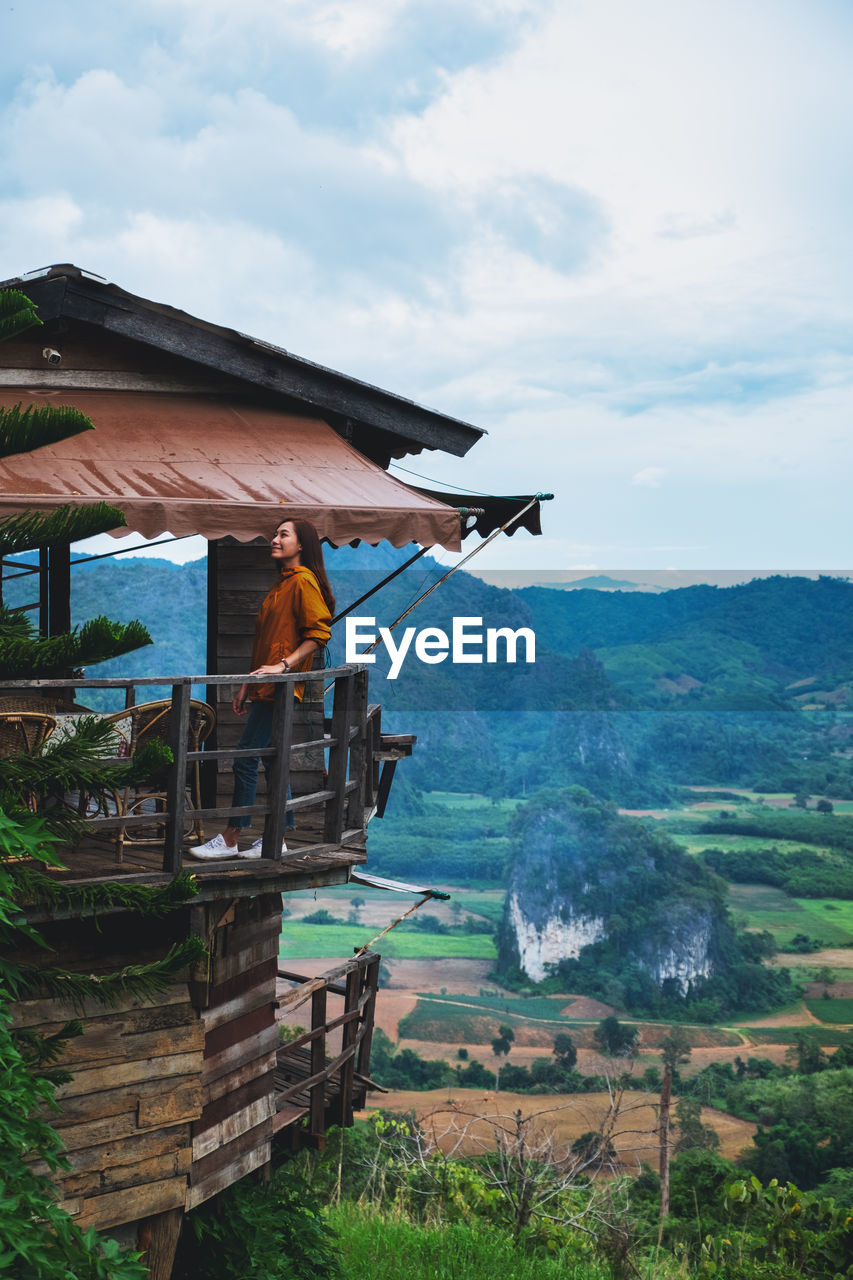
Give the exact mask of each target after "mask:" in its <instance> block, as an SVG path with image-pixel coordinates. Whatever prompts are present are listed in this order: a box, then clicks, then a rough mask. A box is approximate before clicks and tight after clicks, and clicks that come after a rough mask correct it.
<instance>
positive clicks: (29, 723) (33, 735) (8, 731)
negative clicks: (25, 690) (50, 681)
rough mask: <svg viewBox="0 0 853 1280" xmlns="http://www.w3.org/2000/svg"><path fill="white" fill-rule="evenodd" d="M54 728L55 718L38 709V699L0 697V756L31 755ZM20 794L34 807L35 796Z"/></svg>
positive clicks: (2, 757) (28, 805)
mask: <svg viewBox="0 0 853 1280" xmlns="http://www.w3.org/2000/svg"><path fill="white" fill-rule="evenodd" d="M55 728H56V718H55V717H54V716H52V715H50V713H49V712H48V711H45V710H43V709H41V706H40V704H39V701H38V699H33V701H32V702H31V703H30V702H27V701H26V700H22V701H20V702H13V700H12V699H10V698H3V699H0V759H3V760H7V759H9V757H10V756H18V755H28V756H29V755H33V753H34V752H36V751H37V750H38V749H39V747H40V746H41V745H42V743H43V742H46V741H47V739H48V738H49V737H50V735H51V734H52V733H53V731H54V729H55ZM21 798H22V800H23V801H24V803H25V804H26V805H27V808H29V809H32V810H33V811H35V808H36V800H35V796H33V795H30V794H28V795H25V796H22V797H21Z"/></svg>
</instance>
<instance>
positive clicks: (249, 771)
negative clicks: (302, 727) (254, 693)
mask: <svg viewBox="0 0 853 1280" xmlns="http://www.w3.org/2000/svg"><path fill="white" fill-rule="evenodd" d="M272 711H273V704H272V703H271V702H261V701H257V702H250V703H249V714H248V718H247V720H246V726H245V728H244V729H243V732H242V733H241V734H240V741H239V742H238V743H237V746H238V747H257V748H258V750H260V749H261V748H262V747H268V746H269V745H270V743H271V741H272ZM259 763H260V757H259V756H238V758H237V759H236V760H235V761H234V766H233V768H234V795H233V797H232V799H231V803H232V804H233V805H234V807H235V809H236V808H240V807H242V806H243V805H250V804H254V803H255V794H256V792H257V789H258V764H259ZM269 766H270V761H269V757H267V756H265V757H264V772H265V773H266V775H267V782H269ZM287 798H288V800H289V799H290V798H291V797H290V787H288V788H287ZM251 821H252V819H251V817H250V816H249V814H234V815H232V816H231V817H230V818H229V819H228V824H229V826H232V827H234V828H235V829H236V830H238V831H239V830H241V829H242V828H243V827H248V826H250V825H251ZM284 825H285V826H286V827H292V826H293V825H294V818H293V814H292V813H290V812H288V814H287V817H286V818H285V822H284Z"/></svg>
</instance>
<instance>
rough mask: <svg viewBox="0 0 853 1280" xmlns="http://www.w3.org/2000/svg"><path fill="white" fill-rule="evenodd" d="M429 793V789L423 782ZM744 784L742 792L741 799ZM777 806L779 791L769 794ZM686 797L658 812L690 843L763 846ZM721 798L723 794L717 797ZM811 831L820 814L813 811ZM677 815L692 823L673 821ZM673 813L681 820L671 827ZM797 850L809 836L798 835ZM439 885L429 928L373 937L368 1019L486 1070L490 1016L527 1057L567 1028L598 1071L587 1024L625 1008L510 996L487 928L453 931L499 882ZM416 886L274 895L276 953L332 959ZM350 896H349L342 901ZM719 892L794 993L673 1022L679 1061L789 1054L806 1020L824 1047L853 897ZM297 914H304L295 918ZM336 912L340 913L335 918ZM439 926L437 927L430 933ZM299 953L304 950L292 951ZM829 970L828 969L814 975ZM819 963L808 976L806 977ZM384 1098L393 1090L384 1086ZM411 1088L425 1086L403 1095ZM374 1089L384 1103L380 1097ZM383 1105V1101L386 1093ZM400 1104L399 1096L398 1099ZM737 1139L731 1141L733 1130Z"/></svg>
mask: <svg viewBox="0 0 853 1280" xmlns="http://www.w3.org/2000/svg"><path fill="white" fill-rule="evenodd" d="M433 795H434V797H435V798H438V797H437V796H435V793H433ZM752 798H753V797H752V796H751V795H749V794H746V793H745V794H744V799H745V800H750V799H752ZM440 799H441V803H442V804H443V805H444V806H445V808H447V809H448V810H451V811H454V810H455V811H460V810H463V809H464V810H465V811H466V812H471V811H476V812H480V811H481V810H482V811H483V812H489V813H494V810H495V808H497V809H500V808H501V807H502V808H503V809H506V810H508V811H511V810H512V809H513V808H514V807H515V806H516V804H517V803H518V802H517V801H507V802H504V804H503V806H491V804H490V802H487V801H484V800H483V798H482V797H471V796H464V795H463V796H451V795H450V794H449V793H442V794H441V797H440ZM772 799H774V800H775V799H778V800H779V801H780V805H779V807H780V808H781V807H783V805H782V804H781V801H783V800H784V801H785V802H786V803H787V805H790V799H791V798H790V796H787V797H783V796H780V797H773V798H772ZM699 803H700V804H701V805H702V806H703V808H701V809H697V807H696V806H687V807H682V808H680V809H677V810H670V811H663V812H662V813H661V822H660V825H661V826H662V827H663V828H664V829H668V828H669V827H670V824H672V826H673V827H674V830H673V831H672V832H671V834H673V835H674V836H675V838H676V839H677V840H678V841H679V843H681V844H682V846H684V847H686V848H687V849H688V850H689V851H690V852H693V853H696V852H698V851H699V850H701V849H703V848H708V847H711V846H714V845H716V846H718V847H721V848H723V847H724V848H727V849H730V850H737V849H742V850H743V851H744V852H748V851H751V850H754V849H763V848H766V847H767V845H768V839H767V838H765V837H754V836H744V835H730V834H726V833H720V834H718V833H709V834H708V835H707V836H706V835H703V834H702V833H701V830H700V831H698V832H697V829H696V824H697V821H703V819H704V817H705V815H706V814H707V815H708V817H709V818H716V817H717V816H718V814H719V810H720V808H721V803H719V802H714V803H713V804H708V802H706V801H701V802H699ZM730 803H731V802H730ZM813 821H814V825H815V828H816V831H818V832H820V830H821V827H820V825H819V824H821V823H822V822H823V821H825V819H823V818H822V817H820V816H818V815H814V819H813ZM688 824H690V825H692V827H693V829H692V830H690V831H685V830H684V829H683V828H684V827H686V826H687V825H688ZM679 826H681V827H682V829H681V830H679ZM772 843H773V845H774V846H775V847H776V848H778V849H779V851H780V852H786V853H794V852H795V851H796V850H797V849H801V848H802V847H803V843H802V841H777V840H773V841H772ZM809 847H810V849H812V850H816V849H818V848H819V846H817V845H816V844H810V845H809ZM436 887H437V888H442V889H446V890H447V891H448V892H450V893H451V895H452V896H451V900H450V901H449V902H437V901H432V900H431V901H428V902H426V903H425V904H424V905H423V906H422V907H421V908H420V910H419V912H418V913H417V914H416V916H415V917H414V918H415V919H417V920H418V921H423V920H424V918H425V917H431V918H432V919H433V920H434V921H435V922H436V925H435V929H434V930H428V931H424V930H423V929H422V928H416V927H414V926H413V923H412V920H406V921H403V922H402V923H400V924H399V925H397V926H396V927H395V928H394V929H393V931H392V932H390V933H389V934H387V935H385V936H384V937H383V938H382V939H381V940H380V941H379V942H378V943H377V946H376V949H377V950H378V951H379V952H380V953H381V955H382V957H383V973H384V979H383V988H382V991H381V994H380V999H379V1001H378V1005H377V1015H376V1016H377V1026H378V1027H380V1028H381V1029H382V1030H383V1031H384V1032H385V1033H386V1034H387V1035H388V1036H389V1038H390V1040H391V1042H392V1043H393V1044H394V1045H395V1046H396V1047H397V1049H398V1050H400V1049H411V1050H414V1051H415V1052H416V1053H417V1054H419V1055H420V1056H421V1057H422V1058H426V1059H436V1058H437V1059H441V1060H443V1061H445V1062H448V1063H451V1064H453V1063H458V1062H459V1061H460V1059H459V1056H458V1055H459V1050H460V1049H462V1050H463V1051H464V1052H465V1053H466V1054H467V1059H463V1061H464V1060H467V1061H469V1062H470V1061H478V1062H481V1063H482V1064H483V1066H485V1067H487V1068H488V1069H489V1070H491V1071H494V1070H495V1069H496V1068H497V1067H498V1066H499V1065H500V1063H499V1061H498V1059H496V1058H495V1055H494V1053H493V1051H492V1047H491V1042H492V1040H493V1039H494V1038H495V1037H496V1035H497V1034H498V1028H499V1027H500V1025H501V1024H505V1025H509V1026H510V1027H511V1028H512V1030H513V1032H514V1035H515V1039H514V1041H513V1044H512V1049H511V1052H510V1055H509V1058H508V1059H505V1061H506V1060H508V1061H509V1062H510V1063H514V1064H515V1065H517V1066H527V1067H530V1066H532V1064H533V1063H534V1062H535V1060H536V1059H537V1058H542V1057H548V1056H549V1055H550V1054H551V1052H552V1050H553V1043H554V1037H555V1035H556V1034H558V1033H559V1032H560V1031H568V1032H569V1033H570V1034H571V1036H572V1039H573V1041H574V1043H575V1045H576V1047H577V1050H578V1067H579V1069H580V1070H581V1071H582V1072H584V1073H586V1074H593V1073H597V1072H600V1071H601V1070H602V1069H603V1065H604V1064H603V1062H602V1059H601V1058H600V1056H599V1055H598V1053H597V1046H596V1044H595V1041H594V1039H593V1032H594V1030H595V1028H596V1026H597V1024H598V1022H599V1021H600V1019H601V1018H604V1017H607V1016H608V1015H610V1014H611V1013H614V1012H616V1013H617V1016H620V1018H622V1020H624V1021H632V1022H633V1021H635V1020H634V1019H631V1018H625V1017H624V1015H621V1014H619V1013H618V1011H616V1010H613V1009H612V1008H611V1007H610V1006H608V1005H606V1004H603V1003H601V1002H599V1001H594V1000H590V999H588V998H587V997H583V996H577V995H571V994H565V995H549V996H539V995H536V996H526V997H525V996H519V995H517V994H515V993H514V992H511V991H508V990H505V989H503V988H502V987H501V986H500V985H499V984H498V983H497V982H496V981H495V979H494V976H493V974H492V969H493V966H494V961H495V959H496V953H495V947H494V943H493V940H492V938H491V936H490V935H489V934H473V933H472V934H466V933H463V932H462V928H461V926H462V924H463V922H464V920H465V919H466V918H468V917H471V916H473V917H474V918H475V919H477V920H479V921H488V923H489V924H491V925H492V926H495V925H497V924H498V922H499V921H500V919H501V916H502V912H503V901H504V893H503V890H502V889H501V888H500V887H491V886H489V887H486V886H484V885H482V883H480V884H476V885H471V886H466V885H452V884H448V885H443V884H440V883H438V882H436ZM415 901H417V899H416V898H415V897H414V896H412V897H409V896H406V895H398V894H391V893H385V892H381V891H378V890H372V889H369V888H363V887H361V886H357V885H351V886H346V887H343V886H342V887H340V888H337V889H326V890H321V891H320V890H318V891H317V892H316V893H315V894H313V895H311V896H307V895H301V896H300V895H298V894H296V895H293V896H292V897H291V898H290V899H288V902H287V906H288V907H289V909H290V915H289V917H288V918H287V920H286V921H285V925H284V933H283V939H282V949H281V957H282V961H283V962H284V963H285V964H286V965H287V966H288V967H290V968H294V969H298V970H299V971H300V972H304V973H319V972H321V971H322V970H323V969H326V968H329V967H331V966H332V964H333V963H334V962H335V960H337V959H344V958H346V957H348V956H350V955H352V953H353V950H354V949H356V948H357V947H360V946H362V945H364V944H365V943H367V942H369V941H370V940H371V939H372V938H373V937H375V935H376V934H378V933H379V932H380V931H381V930H382V929H384V928H386V927H387V926H388V925H389V924H391V923H392V922H393V921H394V920H396V919H398V918H399V917H400V916H401V915H402V914H403V913H404V912H405V911H407V910H408V909H409V908H410V907H411V906H412V905H413V904H414V902H415ZM353 903H355V906H354V905H353ZM729 903H730V906H731V909H732V912H733V915H734V917H735V919H736V920H737V921H738V923H739V925H740V927H742V928H743V927H746V928H749V929H754V930H767V931H769V932H771V933H772V934H773V935H774V937H775V939H776V941H777V944H778V945H779V946H780V948H781V950H780V952H779V954H778V955H777V957H776V958H775V960H774V963H776V964H780V965H785V966H786V967H788V968H790V969H792V970H793V971H794V976H795V978H796V979H797V980H798V981H800V982H801V983H802V984H803V987H804V989H805V998H804V999H801V1000H798V1001H796V1002H795V1003H793V1004H792V1005H790V1006H789V1007H788V1008H786V1009H783V1010H777V1011H775V1012H773V1013H771V1014H768V1015H766V1016H764V1017H757V1016H755V1015H752V1016H751V1017H748V1018H747V1017H744V1019H743V1021H739V1020H738V1019H732V1020H731V1021H730V1022H729V1024H728V1025H725V1026H718V1027H709V1026H695V1027H689V1028H687V1030H688V1032H689V1036H690V1041H691V1045H692V1050H691V1059H690V1062H689V1063H688V1064H687V1065H686V1066H685V1067H684V1068H683V1071H684V1073H685V1074H686V1075H690V1074H693V1073H694V1072H696V1071H698V1070H700V1069H701V1068H702V1067H705V1066H708V1065H709V1064H710V1063H713V1062H729V1063H732V1062H734V1060H735V1058H736V1057H738V1056H740V1057H742V1058H746V1057H748V1056H750V1055H756V1056H760V1057H762V1058H769V1059H771V1060H773V1061H774V1062H777V1063H784V1062H786V1061H789V1060H790V1059H789V1054H790V1050H791V1048H792V1046H793V1045H794V1044H795V1043H796V1037H797V1035H798V1034H799V1033H801V1032H802V1030H803V1029H805V1028H807V1029H808V1030H809V1032H810V1033H812V1034H814V1036H815V1038H816V1039H817V1041H818V1042H819V1043H820V1044H821V1045H822V1046H823V1047H824V1048H826V1049H827V1050H831V1049H832V1047H833V1046H834V1045H836V1044H838V1043H839V1042H840V1041H841V1040H842V1039H843V1038H844V1036H845V1034H846V1029H847V1028H848V1027H849V1026H850V1025H853V982H851V983H850V984H849V989H848V983H847V982H846V981H845V979H846V978H847V977H848V975H849V977H850V979H851V980H853V902H850V901H845V900H840V899H825V898H824V899H805V898H792V897H789V896H788V895H787V894H786V893H785V892H784V891H783V890H782V889H779V888H775V887H773V886H770V885H763V884H733V885H730V891H729ZM317 912H321V913H322V912H326V913H328V916H330V917H332V918H333V919H334V920H335V921H336V922H338V923H334V924H323V925H318V924H315V923H312V922H311V920H310V917H311V916H312V915H315V914H316V913H317ZM306 917H309V919H308V920H306ZM344 921H346V923H344ZM445 929H450V930H451V932H449V933H446V932H443V930H445ZM798 934H799V935H805V936H806V937H807V938H809V939H811V940H812V941H813V942H817V943H819V944H820V949H819V950H815V951H805V952H786V951H785V948H786V947H790V945H791V943H792V942H793V940H794V939H795V938H796V937H797V935H798ZM309 953H310V958H307V959H306V958H305V957H306V956H308V954H309ZM827 970H828V971H829V976H828V975H827ZM820 971H823V974H822V980H821V981H818V980H817V979H818V976H819V973H820ZM827 981H830V982H832V983H833V985H834V989H833V990H832V992H831V997H832V998H830V999H824V998H823V991H824V990H825V989H826V985H827ZM636 1025H637V1026H638V1028H639V1030H640V1043H639V1054H638V1060H637V1064H636V1067H635V1070H636V1072H637V1074H638V1075H639V1074H642V1071H643V1070H644V1069H645V1068H646V1067H650V1066H659V1063H660V1042H661V1039H662V1038H663V1036H664V1035H665V1034H666V1033H667V1031H668V1027H667V1025H666V1024H660V1023H644V1022H637V1024H636ZM394 1096H395V1098H396V1095H394ZM412 1096H414V1097H417V1098H418V1099H421V1098H423V1097H424V1096H425V1095H421V1094H417V1095H412ZM389 1102H390V1099H386V1100H385V1103H384V1105H388V1104H389ZM394 1105H395V1106H396V1105H397V1104H396V1102H395V1104H394ZM401 1105H402V1104H401ZM740 1145H743V1143H741V1144H740Z"/></svg>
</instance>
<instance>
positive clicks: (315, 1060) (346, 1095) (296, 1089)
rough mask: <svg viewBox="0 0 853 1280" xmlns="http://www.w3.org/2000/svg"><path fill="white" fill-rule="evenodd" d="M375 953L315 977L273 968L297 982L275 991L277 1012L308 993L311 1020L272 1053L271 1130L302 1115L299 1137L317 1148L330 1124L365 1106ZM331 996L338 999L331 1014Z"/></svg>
mask: <svg viewBox="0 0 853 1280" xmlns="http://www.w3.org/2000/svg"><path fill="white" fill-rule="evenodd" d="M379 960H380V957H379V956H378V955H377V953H376V952H373V951H365V952H363V953H362V954H361V955H358V956H355V957H353V959H352V960H348V961H347V962H346V964H342V965H339V966H338V967H337V968H335V969H329V970H328V972H326V973H322V974H320V975H319V976H318V977H315V978H309V977H306V976H304V975H302V974H298V973H291V972H290V971H289V970H287V969H279V970H278V976H279V978H280V979H284V980H286V981H288V982H293V983H296V984H297V985H296V986H295V987H294V988H293V989H292V990H291V991H288V992H287V993H286V994H284V995H280V996H279V998H278V1007H279V1012H280V1013H284V1014H286V1015H290V1014H292V1013H293V1012H295V1010H296V1009H298V1008H299V1007H300V1006H301V1005H303V1004H306V1003H307V1002H308V1001H309V1000H310V1001H311V1026H310V1029H309V1030H307V1031H305V1032H304V1033H303V1034H302V1035H300V1036H298V1037H297V1038H296V1039H295V1040H292V1041H291V1042H290V1043H288V1044H283V1045H281V1046H280V1048H279V1049H278V1052H277V1055H276V1059H277V1061H276V1079H275V1085H276V1119H275V1121H274V1127H275V1131H276V1132H277V1131H278V1130H279V1129H283V1128H285V1127H287V1126H288V1125H295V1124H297V1123H298V1122H299V1121H303V1120H304V1124H302V1125H301V1126H300V1129H299V1131H298V1132H299V1136H300V1139H301V1140H302V1141H305V1142H309V1143H311V1144H312V1145H314V1146H319V1147H322V1145H323V1143H324V1140H325V1133H326V1130H327V1128H328V1127H329V1125H332V1124H337V1125H341V1126H346V1125H351V1124H352V1121H353V1112H354V1111H359V1110H361V1108H362V1107H363V1106H364V1102H365V1097H366V1093H367V1088H368V1085H369V1084H371V1081H370V1044H371V1039H372V1036H373V1015H374V1008H375V1004H376V992H377V989H378V984H379ZM330 996H333V997H338V998H342V999H343V1008H342V1010H341V1011H340V1012H339V1013H335V1014H334V1016H330V1009H329V997H330ZM338 1033H340V1034H339V1035H338ZM330 1037H331V1040H332V1043H330Z"/></svg>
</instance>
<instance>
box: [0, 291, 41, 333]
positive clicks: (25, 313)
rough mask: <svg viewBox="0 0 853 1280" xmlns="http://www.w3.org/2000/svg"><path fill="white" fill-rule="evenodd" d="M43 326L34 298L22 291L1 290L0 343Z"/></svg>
mask: <svg viewBox="0 0 853 1280" xmlns="http://www.w3.org/2000/svg"><path fill="white" fill-rule="evenodd" d="M42 324H43V321H42V320H40V319H39V314H38V309H37V308H36V305H35V303H34V302H33V300H32V298H29V297H27V295H26V294H25V293H23V292H22V291H21V290H20V289H0V342H4V341H5V340H6V339H7V338H14V337H16V336H17V335H18V334H19V333H25V332H26V331H27V329H32V328H33V326H34V325H38V326H41V325H42Z"/></svg>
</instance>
